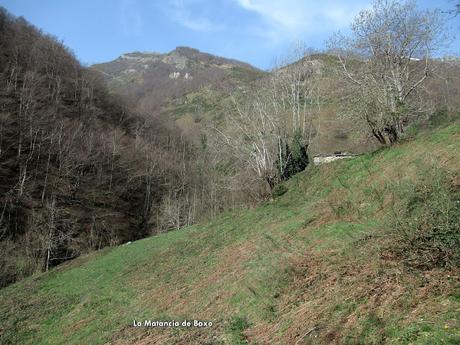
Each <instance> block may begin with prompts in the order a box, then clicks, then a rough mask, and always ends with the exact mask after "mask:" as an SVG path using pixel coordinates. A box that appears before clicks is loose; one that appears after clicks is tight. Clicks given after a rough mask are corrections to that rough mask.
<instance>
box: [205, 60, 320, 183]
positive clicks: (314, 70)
mask: <svg viewBox="0 0 460 345" xmlns="http://www.w3.org/2000/svg"><path fill="white" fill-rule="evenodd" d="M297 56H298V57H299V59H297V60H296V62H295V63H291V64H289V65H287V66H284V67H279V68H277V69H274V70H273V73H272V74H271V76H270V77H269V78H267V79H265V80H263V81H261V82H260V83H259V84H257V85H256V86H255V88H254V89H249V90H244V91H243V92H239V93H237V94H234V95H233V96H232V101H233V105H234V109H233V110H230V111H229V112H228V114H227V118H228V124H227V126H226V129H225V130H221V129H217V128H214V130H215V131H216V132H217V133H219V136H220V138H221V139H223V142H224V143H225V144H226V147H227V150H230V152H231V153H232V155H233V156H234V157H236V159H237V160H239V161H240V162H241V166H246V167H250V168H251V169H252V170H253V171H254V172H255V173H256V176H257V177H258V179H260V180H262V181H264V182H265V183H266V184H267V186H268V189H269V191H271V190H272V188H273V187H274V185H275V184H276V183H277V182H279V180H281V179H283V178H284V177H286V176H287V171H288V169H289V164H290V162H291V160H292V145H293V140H294V138H296V140H295V144H296V145H298V146H300V150H302V151H303V154H304V159H305V160H307V150H308V147H309V141H310V138H311V136H312V128H313V121H312V115H313V112H314V111H315V110H316V108H315V107H316V105H317V101H318V76H319V74H320V68H319V67H318V65H317V63H316V61H312V60H310V59H309V58H308V56H305V55H304V54H301V55H297ZM290 145H291V146H290ZM306 163H307V162H305V164H306Z"/></svg>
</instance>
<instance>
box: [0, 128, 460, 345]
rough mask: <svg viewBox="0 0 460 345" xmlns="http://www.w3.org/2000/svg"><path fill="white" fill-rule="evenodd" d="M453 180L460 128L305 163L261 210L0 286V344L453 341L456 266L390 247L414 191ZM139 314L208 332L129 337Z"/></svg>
mask: <svg viewBox="0 0 460 345" xmlns="http://www.w3.org/2000/svg"><path fill="white" fill-rule="evenodd" d="M459 171H460V124H458V123H457V124H451V125H449V126H446V127H443V128H441V129H438V130H436V131H435V132H433V133H431V134H429V135H420V136H418V137H417V138H416V139H414V140H412V141H408V142H406V143H402V144H400V145H397V146H395V147H392V148H390V149H385V150H381V151H378V152H375V153H372V154H366V155H363V156H360V157H359V158H356V159H353V160H349V161H340V162H336V163H332V164H329V165H323V166H320V167H309V168H308V169H307V171H305V172H303V173H301V174H299V175H297V176H295V177H294V178H293V179H291V180H290V181H288V183H286V187H287V190H288V191H287V192H286V193H285V194H284V195H282V196H279V197H277V198H276V199H275V200H274V201H272V202H267V203H266V204H264V205H261V206H260V207H258V208H256V209H251V210H235V211H232V212H227V213H224V214H223V215H221V216H219V217H218V218H216V219H215V220H213V221H211V222H209V223H207V224H202V225H196V226H193V227H190V228H185V229H182V230H179V231H173V232H169V233H166V234H163V235H159V236H156V237H152V238H148V239H144V240H141V241H137V242H134V243H131V244H129V245H124V246H120V247H117V248H112V249H106V250H102V251H100V252H98V253H95V254H92V255H89V256H85V257H81V258H78V259H76V260H74V261H72V262H70V263H68V264H65V265H62V266H60V267H58V268H57V269H54V270H52V271H51V272H48V273H45V274H41V275H37V276H33V277H29V278H27V279H25V280H23V281H21V282H19V283H17V284H14V285H12V286H9V287H7V288H5V289H3V290H1V291H0V343H1V344H34V345H37V344H79V345H81V344H94V345H95V344H107V343H115V344H127V343H129V344H131V343H132V344H154V343H155V344H157V343H158V344H187V343H193V344H244V343H247V342H248V343H254V344H458V343H460V285H459V276H460V274H459V271H458V267H431V268H429V269H426V268H425V269H417V268H414V267H413V266H408V265H407V264H405V263H404V262H403V259H402V258H401V257H400V256H398V255H396V254H394V253H393V252H392V251H391V245H392V244H395V243H396V242H394V241H393V237H392V236H393V235H391V234H392V232H391V226H392V225H391V224H394V219H395V217H396V218H397V215H398V214H399V213H398V212H399V211H398V210H399V208H400V206H401V205H403V204H404V200H405V199H406V198H408V197H409V196H408V195H409V193H406V192H404V191H405V190H406V189H407V188H406V187H407V186H417V184H418V183H421V182H420V181H423V179H424V176H429V177H430V176H431V178H429V179H428V180H429V181H430V180H433V178H432V176H433V174H435V176H441V175H442V176H445V179H446V181H448V183H450V184H451V187H452V188H453V189H455V188H458V187H459V186H458V184H460V183H458V182H459V181H458V180H459V178H458V173H459ZM430 174H431V175H430ZM424 181H426V179H425V180H424ZM457 183H458V184H457ZM405 188H406V189H405ZM407 190H410V188H409V189H407ZM395 238H396V237H395ZM392 241H393V242H392ZM134 319H136V320H142V321H143V320H144V319H152V320H154V319H161V320H168V319H175V320H183V319H192V320H193V319H199V320H212V321H213V326H212V327H210V328H174V329H154V328H134V327H132V326H131V325H132V323H133V320H134Z"/></svg>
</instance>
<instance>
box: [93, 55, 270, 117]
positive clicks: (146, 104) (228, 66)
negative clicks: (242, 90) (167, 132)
mask: <svg viewBox="0 0 460 345" xmlns="http://www.w3.org/2000/svg"><path fill="white" fill-rule="evenodd" d="M92 68H93V69H95V70H97V71H99V72H101V73H102V74H103V75H104V77H105V79H106V81H107V84H108V87H109V89H110V90H111V91H112V92H114V93H118V94H123V95H126V96H128V97H130V98H132V99H133V100H134V101H135V102H136V103H137V104H138V105H137V106H138V108H139V109H148V111H149V112H153V113H158V112H160V111H161V109H162V107H163V106H164V105H165V104H166V103H167V102H168V101H170V100H171V99H174V98H178V97H182V96H184V95H185V94H187V93H190V92H197V91H199V90H201V89H203V88H204V87H212V88H213V89H215V90H218V91H220V92H222V91H228V90H230V89H233V88H234V87H235V86H237V85H238V84H240V83H247V82H250V81H252V80H255V79H257V78H259V77H261V76H263V75H264V72H262V71H260V70H258V69H257V68H255V67H252V66H251V65H249V64H247V63H244V62H240V61H237V60H233V59H226V58H223V57H218V56H214V55H211V54H208V53H203V52H200V51H199V50H197V49H193V48H188V47H177V48H176V49H174V50H173V51H171V52H169V53H166V54H159V53H153V52H133V53H127V54H123V55H121V56H120V57H118V58H117V59H115V60H114V61H110V62H106V63H100V64H96V65H93V66H92Z"/></svg>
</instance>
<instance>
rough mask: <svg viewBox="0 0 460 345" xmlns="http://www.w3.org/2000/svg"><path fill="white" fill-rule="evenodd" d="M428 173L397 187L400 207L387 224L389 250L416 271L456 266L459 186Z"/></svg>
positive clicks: (459, 235) (459, 258)
mask: <svg viewBox="0 0 460 345" xmlns="http://www.w3.org/2000/svg"><path fill="white" fill-rule="evenodd" d="M452 181H454V180H452V179H449V178H447V176H446V175H445V174H444V173H442V172H440V171H438V170H431V171H430V172H428V173H427V174H425V176H424V178H423V179H422V180H421V181H420V182H418V183H416V184H409V185H406V186H403V187H402V188H399V193H400V194H401V196H402V197H403V198H402V199H401V200H402V204H401V205H398V206H399V207H398V209H399V210H398V211H395V214H394V215H393V216H394V217H392V218H393V219H392V220H391V221H390V229H391V230H390V232H391V233H390V236H391V237H390V238H391V239H392V241H391V248H389V249H390V251H392V252H393V253H394V254H396V255H397V256H398V257H399V258H401V259H402V260H403V261H404V262H405V263H406V264H407V265H409V266H411V267H414V268H418V269H432V268H435V267H446V268H453V267H458V266H459V265H460V188H459V187H460V186H459V185H458V184H456V183H455V182H452Z"/></svg>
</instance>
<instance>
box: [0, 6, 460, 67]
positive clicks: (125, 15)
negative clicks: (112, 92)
mask: <svg viewBox="0 0 460 345" xmlns="http://www.w3.org/2000/svg"><path fill="white" fill-rule="evenodd" d="M370 3H371V2H370V0H353V1H352V0H110V1H109V0H73V1H72V0H40V1H37V0H0V5H1V6H3V7H5V8H6V9H7V10H9V11H10V12H11V13H13V14H14V15H16V16H23V17H25V18H26V19H27V20H28V21H30V22H31V23H32V24H34V25H35V26H37V27H39V28H41V29H43V31H45V32H47V33H50V34H52V35H55V36H56V37H57V38H59V39H60V40H62V41H64V43H65V44H66V45H67V46H68V47H69V48H70V49H72V50H73V51H74V52H75V55H76V56H77V58H79V59H80V61H81V62H82V63H84V64H92V63H96V62H103V61H110V60H113V59H115V58H116V57H118V56H119V55H121V54H123V53H126V52H131V51H156V52H162V53H164V52H168V51H171V50H173V49H174V48H175V47H176V46H190V47H194V48H197V49H200V50H201V51H205V52H209V53H212V54H216V55H220V56H225V57H230V58H236V59H239V60H242V61H246V62H249V63H251V64H253V65H255V66H257V67H259V68H262V69H267V68H270V67H271V65H272V63H273V61H274V59H275V58H277V57H280V56H282V55H283V53H284V52H285V51H286V50H287V49H288V48H289V47H290V46H292V45H293V44H294V43H295V42H298V41H303V42H305V43H306V45H308V46H311V47H314V48H322V47H324V42H325V41H326V40H327V38H328V37H329V36H330V35H331V34H332V33H333V32H335V31H337V30H342V31H346V30H347V28H348V27H349V24H350V22H351V20H352V19H353V18H354V16H355V15H356V14H357V13H358V12H359V11H360V10H362V9H365V8H369V7H370ZM418 4H419V6H421V7H424V8H427V7H428V8H434V7H436V6H437V7H440V8H441V9H444V10H446V9H451V8H453V7H454V6H455V1H454V0H436V1H435V0H420V1H419V2H418ZM451 26H452V27H453V28H454V29H455V30H456V31H458V30H459V28H460V16H458V17H457V18H455V19H454V20H453V21H452V22H451ZM459 52H460V44H459V41H458V40H457V39H456V40H455V41H454V44H453V52H452V53H454V54H457V55H458V54H459Z"/></svg>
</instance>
